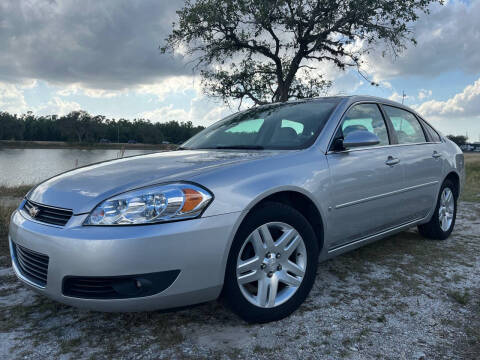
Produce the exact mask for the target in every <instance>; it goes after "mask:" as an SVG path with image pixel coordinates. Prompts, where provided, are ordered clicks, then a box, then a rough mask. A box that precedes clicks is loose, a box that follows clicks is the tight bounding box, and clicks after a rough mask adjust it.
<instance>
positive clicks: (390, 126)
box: [325, 100, 397, 155]
mask: <svg viewBox="0 0 480 360" xmlns="http://www.w3.org/2000/svg"><path fill="white" fill-rule="evenodd" d="M362 104H372V105H376V106H377V108H378V110H379V111H380V114H381V115H382V118H383V121H384V122H385V126H386V127H387V134H388V142H389V144H388V145H380V146H370V147H364V148H358V149H347V150H341V151H335V150H332V145H333V141H334V139H335V135H336V134H337V132H338V129H339V128H340V126H342V123H343V120H345V116H346V114H347V113H348V112H349V111H350V109H351V108H353V107H354V106H356V105H362ZM385 115H386V114H385V113H384V111H383V109H382V107H381V104H380V103H379V102H377V101H372V100H360V101H356V102H354V103H352V104H350V106H349V107H348V108H347V109H346V110H345V111H344V112H343V114H342V116H341V117H340V120H339V121H338V123H337V125H336V126H335V130H334V131H333V134H332V135H331V137H330V140H329V142H328V146H327V151H326V153H325V154H326V155H328V154H341V153H345V152H352V151H362V150H372V149H381V148H385V147H390V146H394V145H395V144H396V141H397V136H396V134H395V133H393V134H395V135H394V136H393V134H392V130H394V129H393V124H392V123H391V122H390V118H387V117H385Z"/></svg>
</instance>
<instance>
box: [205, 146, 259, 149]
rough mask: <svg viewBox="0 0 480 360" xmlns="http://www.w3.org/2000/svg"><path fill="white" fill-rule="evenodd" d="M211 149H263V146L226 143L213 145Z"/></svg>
mask: <svg viewBox="0 0 480 360" xmlns="http://www.w3.org/2000/svg"><path fill="white" fill-rule="evenodd" d="M211 149H225V150H226V149H233V150H236V149H239V150H264V149H265V148H264V147H263V146H260V145H226V146H215V147H212V148H211Z"/></svg>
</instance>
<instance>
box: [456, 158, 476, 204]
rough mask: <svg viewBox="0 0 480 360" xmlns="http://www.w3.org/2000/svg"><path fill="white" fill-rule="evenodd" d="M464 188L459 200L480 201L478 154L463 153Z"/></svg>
mask: <svg viewBox="0 0 480 360" xmlns="http://www.w3.org/2000/svg"><path fill="white" fill-rule="evenodd" d="M465 172H466V179H465V188H464V189H463V193H462V196H461V197H460V200H464V201H474V202H480V154H475V153H472V154H465Z"/></svg>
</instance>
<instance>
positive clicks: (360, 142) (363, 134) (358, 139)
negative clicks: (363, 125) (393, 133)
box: [342, 131, 380, 149]
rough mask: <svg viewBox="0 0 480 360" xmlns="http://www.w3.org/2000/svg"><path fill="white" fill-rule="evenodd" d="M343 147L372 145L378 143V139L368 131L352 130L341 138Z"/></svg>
mask: <svg viewBox="0 0 480 360" xmlns="http://www.w3.org/2000/svg"><path fill="white" fill-rule="evenodd" d="M342 143H343V144H342V145H343V147H344V148H345V149H350V148H355V147H363V146H373V145H378V144H380V139H379V138H378V136H377V135H375V134H374V133H371V132H370V131H354V132H352V133H350V134H348V135H347V136H346V137H345V139H343V142H342Z"/></svg>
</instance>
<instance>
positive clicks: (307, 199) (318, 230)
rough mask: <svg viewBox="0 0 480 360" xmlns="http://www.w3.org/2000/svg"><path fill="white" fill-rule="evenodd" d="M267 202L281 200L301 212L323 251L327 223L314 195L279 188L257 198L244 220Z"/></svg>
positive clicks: (280, 201)
mask: <svg viewBox="0 0 480 360" xmlns="http://www.w3.org/2000/svg"><path fill="white" fill-rule="evenodd" d="M266 202H279V203H282V204H286V205H288V206H291V207H293V208H294V209H295V210H297V211H298V212H300V213H301V214H302V215H303V216H305V218H306V219H307V221H308V222H309V223H310V225H312V228H313V230H314V232H315V236H316V237H317V241H318V248H319V251H320V252H321V251H322V249H323V246H324V237H325V236H324V234H325V225H324V222H323V219H324V218H323V216H322V213H321V211H320V209H319V207H318V206H317V204H316V203H315V202H314V200H312V197H311V196H309V195H308V194H305V193H304V192H303V191H300V190H298V189H277V190H276V191H272V192H269V193H267V194H264V196H262V197H259V198H257V199H255V200H254V201H253V202H252V203H251V204H250V205H249V206H248V210H247V212H246V214H245V216H244V218H243V219H242V222H243V220H244V219H245V218H246V217H247V216H248V215H249V214H251V213H252V212H253V211H255V209H256V208H258V207H259V206H261V205H262V204H264V203H266Z"/></svg>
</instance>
